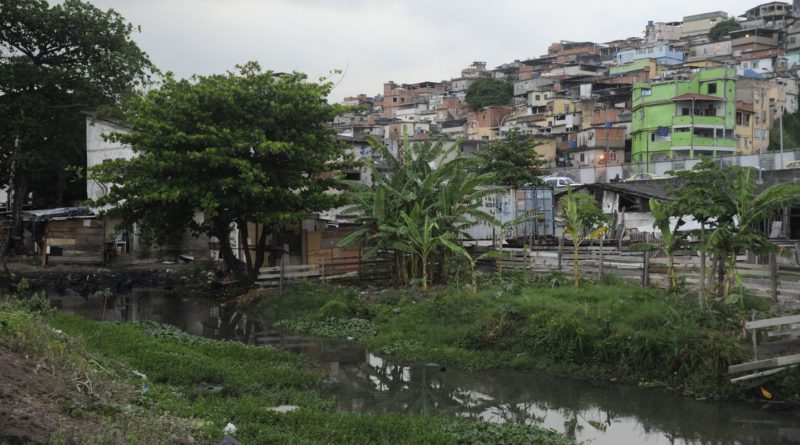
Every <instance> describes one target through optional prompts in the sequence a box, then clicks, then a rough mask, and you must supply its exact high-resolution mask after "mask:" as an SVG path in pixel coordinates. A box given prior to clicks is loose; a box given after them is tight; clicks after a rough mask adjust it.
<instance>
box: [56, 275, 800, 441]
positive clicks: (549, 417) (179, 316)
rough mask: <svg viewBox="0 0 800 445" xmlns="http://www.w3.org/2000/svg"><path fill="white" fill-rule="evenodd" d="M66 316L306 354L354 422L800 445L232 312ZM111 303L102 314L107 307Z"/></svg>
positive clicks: (716, 415) (799, 419)
mask: <svg viewBox="0 0 800 445" xmlns="http://www.w3.org/2000/svg"><path fill="white" fill-rule="evenodd" d="M54 303H55V304H56V305H57V306H60V307H61V308H62V310H63V311H66V312H72V313H76V314H79V315H83V316H86V317H88V318H94V319H101V318H103V317H104V319H105V320H110V321H137V320H154V321H159V322H163V323H170V324H173V325H175V326H178V327H179V328H181V329H184V330H186V331H187V332H189V333H191V334H195V335H204V336H207V337H212V338H224V339H235V340H239V341H243V342H246V343H249V344H257V345H270V346H274V347H277V348H280V349H284V350H289V351H294V352H297V353H302V354H305V355H307V356H308V357H310V358H312V359H313V360H315V361H317V362H318V363H319V364H320V366H321V367H322V368H323V369H324V370H326V371H327V372H328V375H327V377H326V378H325V380H324V381H323V383H322V386H321V392H322V393H323V394H326V395H331V396H335V397H336V399H337V403H338V405H339V407H340V408H341V409H344V410H350V411H357V412H380V413H388V412H400V413H423V412H429V411H436V412H441V413H447V414H451V415H456V416H464V417H473V418H479V419H484V420H487V421H491V422H520V423H526V424H534V425H540V426H544V427H548V428H552V429H554V430H557V431H560V432H562V433H565V434H566V435H568V436H570V437H572V438H575V439H577V440H578V441H581V442H584V443H591V444H597V445H601V444H614V445H617V444H758V445H762V444H763V445H766V444H800V416H799V415H798V414H794V413H782V412H764V411H761V410H759V409H757V408H754V407H752V406H750V405H745V404H720V403H711V402H703V401H696V400H691V399H686V398H683V397H678V396H674V395H670V394H667V393H664V392H663V391H658V390H649V389H643V388H637V387H631V386H623V385H615V384H609V383H592V382H587V381H585V380H575V379H569V378H561V377H555V376H551V375H543V374H537V373H530V372H518V371H514V370H508V369H501V370H489V371H483V372H462V371H458V370H454V369H450V368H445V367H443V366H440V365H437V364H434V363H429V364H414V365H403V364H397V363H394V362H391V361H389V360H385V359H383V358H381V357H379V356H377V355H375V354H373V353H371V352H370V351H368V350H367V349H366V348H364V347H362V346H360V345H358V344H355V343H353V342H346V341H334V340H322V339H317V338H312V337H307V336H302V335H295V334H292V333H288V332H285V331H281V330H278V329H273V328H271V327H270V326H269V323H268V322H266V321H264V320H261V319H258V318H252V317H249V316H248V315H247V314H246V313H244V312H241V311H239V310H237V309H235V308H228V307H220V306H217V305H214V304H211V303H209V302H202V301H197V300H182V299H179V298H176V297H175V296H170V295H166V294H165V293H164V291H162V290H157V289H149V290H148V289H134V290H132V291H131V293H130V294H128V295H125V296H122V297H117V299H115V301H111V302H109V301H105V302H104V301H103V299H98V298H89V299H84V298H83V297H80V296H69V295H67V296H64V297H60V298H56V299H54ZM104 303H105V311H104V310H103V306H104Z"/></svg>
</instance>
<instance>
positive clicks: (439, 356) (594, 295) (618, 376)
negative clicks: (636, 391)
mask: <svg viewBox="0 0 800 445" xmlns="http://www.w3.org/2000/svg"><path fill="white" fill-rule="evenodd" d="M481 289H482V290H481V291H480V292H478V293H477V295H474V296H473V295H471V294H470V293H469V292H468V291H465V290H461V289H456V288H453V287H451V288H443V289H437V290H436V291H434V292H432V294H431V295H430V296H429V297H424V296H423V295H421V294H418V293H416V291H415V290H413V289H408V290H385V289H384V290H380V289H376V290H373V291H370V290H360V289H357V288H348V287H331V286H321V285H305V286H299V287H297V288H294V289H291V290H289V291H286V292H284V293H283V294H282V295H272V296H270V297H268V298H266V299H265V300H264V301H263V302H261V303H260V304H259V305H258V307H257V308H255V309H254V311H255V312H257V313H259V314H262V315H265V316H268V317H270V318H272V319H275V320H280V321H279V322H278V325H279V326H282V327H284V328H287V329H290V330H294V331H298V332H304V333H310V334H314V335H320V336H329V337H342V338H355V339H357V340H358V341H359V342H362V343H363V344H365V345H366V346H367V347H369V348H370V349H371V350H374V351H375V352H376V353H378V354H382V355H385V356H388V357H393V358H395V359H400V360H412V361H435V362H437V363H440V364H442V365H446V366H455V367H457V368H461V369H470V370H476V369H486V368H493V367H501V366H511V367H515V368H519V369H529V370H538V371H544V372H547V373H553V374H557V375H569V376H574V377H581V378H589V379H600V380H609V381H615V382H625V383H632V384H637V385H640V386H652V387H664V388H668V389H670V390H673V391H677V392H680V393H682V394H684V395H688V396H692V397H697V398H714V399H730V398H742V397H744V398H747V397H749V396H750V395H756V394H755V391H752V390H743V389H742V388H741V387H738V386H735V385H732V384H730V383H729V381H728V376H727V367H728V365H730V364H734V363H738V362H741V361H744V360H745V359H746V358H747V357H748V354H749V352H748V350H747V347H746V345H745V344H744V343H743V342H742V341H741V340H740V333H741V324H740V314H739V312H738V309H737V308H734V307H729V306H726V305H722V304H717V305H715V307H714V308H713V309H711V310H708V309H702V308H700V307H698V303H697V299H696V297H695V296H692V295H684V296H682V297H681V298H680V299H679V302H678V303H676V302H675V300H674V297H673V296H672V295H671V294H667V293H665V292H663V291H660V290H657V289H653V288H645V289H642V288H641V287H639V286H635V285H631V284H627V283H623V282H617V281H615V280H613V278H609V279H608V280H607V281H606V282H603V283H587V284H586V285H585V286H584V287H583V288H581V289H578V290H576V289H573V288H572V287H571V286H570V285H569V283H567V282H566V280H563V281H562V280H561V277H558V276H551V277H546V278H543V279H540V280H537V281H536V282H532V283H526V282H524V281H523V279H522V278H515V277H513V276H511V277H506V279H503V280H497V279H495V282H494V283H488V284H487V285H485V286H482V288H481ZM747 303H748V309H750V308H754V309H756V310H761V311H765V310H767V309H766V306H765V305H763V304H761V303H760V302H758V301H757V300H750V299H748V301H747ZM795 374H796V373H795ZM792 379H794V380H792ZM779 380H781V378H779ZM784 380H786V379H783V380H781V381H780V382H778V383H777V384H776V386H775V389H777V390H778V392H777V393H774V394H775V395H776V396H777V397H779V398H780V400H784V401H789V402H790V403H793V404H798V403H800V396H799V395H798V394H797V388H800V386H797V385H795V384H793V383H792V382H794V381H796V380H797V378H796V376H794V375H789V377H788V384H786V383H787V382H786V381H784Z"/></svg>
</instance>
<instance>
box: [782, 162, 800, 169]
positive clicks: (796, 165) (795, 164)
mask: <svg viewBox="0 0 800 445" xmlns="http://www.w3.org/2000/svg"><path fill="white" fill-rule="evenodd" d="M783 168H800V161H789V162H787V163H786V164H784V165H783Z"/></svg>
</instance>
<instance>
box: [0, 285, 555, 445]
mask: <svg viewBox="0 0 800 445" xmlns="http://www.w3.org/2000/svg"><path fill="white" fill-rule="evenodd" d="M0 301H2V302H0V356H1V357H0V358H2V360H0V375H3V376H4V377H8V378H6V382H9V384H7V385H4V386H3V390H2V394H0V395H2V397H3V400H4V403H2V404H0V405H1V406H2V407H3V408H2V412H0V431H2V433H1V434H0V442H6V441H9V442H12V443H15V442H20V441H21V442H22V443H147V444H155V443H187V444H189V443H214V444H215V443H219V441H220V440H221V439H222V437H223V428H225V426H226V425H228V424H229V423H230V424H233V425H235V427H236V432H235V433H232V435H233V436H234V437H235V438H236V439H237V440H239V441H240V442H241V443H243V444H255V443H303V444H331V443H336V444H350V443H352V444H372V443H374V444H382V443H398V444H404V443H407V444H426V443H429V444H456V443H458V444H462V443H467V444H469V443H476V444H477V443H509V444H527V443H540V444H548V445H549V444H553V445H560V444H567V443H571V442H570V441H568V440H566V439H564V438H563V437H562V436H559V435H557V434H555V433H552V432H547V431H544V430H541V429H538V428H535V427H530V426H524V425H515V424H510V423H508V424H503V425H498V424H490V423H485V422H479V421H475V420H468V419H460V418H453V417H444V416H440V415H399V414H391V415H379V414H356V413H345V412H340V411H337V410H336V409H335V403H334V401H333V400H331V399H327V398H323V397H321V396H320V395H319V393H318V389H317V388H318V385H319V382H320V380H321V379H322V378H323V374H322V373H321V372H320V371H319V370H317V369H316V368H315V367H314V366H313V365H312V364H311V363H310V362H309V361H308V360H307V359H305V358H303V357H302V356H299V355H296V354H292V353H289V352H282V351H278V350H276V349H273V348H269V347H255V346H248V345H245V344H241V343H236V342H223V341H217V340H210V339H204V338H200V337H194V336H190V335H187V334H185V333H183V332H182V331H180V330H178V329H176V328H173V327H169V326H165V325H160V324H155V323H135V324H116V323H100V322H95V321H90V320H86V319H84V318H80V317H76V316H68V315H61V314H55V313H54V312H53V311H52V309H50V308H49V307H48V305H47V304H46V299H45V298H43V296H42V294H38V295H35V296H34V297H33V298H28V299H25V300H16V299H5V300H4V301H3V300H2V299H0ZM6 402H8V403H6Z"/></svg>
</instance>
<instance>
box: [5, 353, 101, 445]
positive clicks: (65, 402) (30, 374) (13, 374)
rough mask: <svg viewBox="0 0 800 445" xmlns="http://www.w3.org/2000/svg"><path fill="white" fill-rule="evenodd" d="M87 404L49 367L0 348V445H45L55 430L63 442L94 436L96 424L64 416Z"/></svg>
mask: <svg viewBox="0 0 800 445" xmlns="http://www.w3.org/2000/svg"><path fill="white" fill-rule="evenodd" d="M90 402H91V400H90V398H89V396H87V395H85V394H81V393H79V392H78V391H76V390H75V388H74V387H71V386H70V385H69V383H68V382H66V381H64V380H63V379H62V378H60V377H59V376H58V375H57V374H56V375H54V373H53V371H52V370H50V369H49V368H43V367H42V365H41V364H39V363H37V362H35V361H33V360H30V359H27V358H25V357H23V356H21V355H19V354H17V353H14V352H12V351H9V350H8V349H5V348H0V444H5V443H12V444H15V443H26V444H27V443H33V444H39V443H48V442H49V440H50V439H51V438H52V437H53V435H54V434H55V433H56V432H57V431H58V434H59V435H61V437H64V438H66V439H68V438H70V437H74V436H76V435H80V436H87V435H89V436H91V435H94V433H97V432H99V431H100V429H101V428H100V426H99V425H98V424H96V423H94V422H93V421H91V420H86V419H75V418H73V417H70V416H69V415H68V414H67V413H66V412H67V411H68V410H69V409H70V407H72V408H73V409H74V408H75V407H81V408H85V407H86V406H87V405H88V404H89V403H90ZM59 430H60V431H59Z"/></svg>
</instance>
